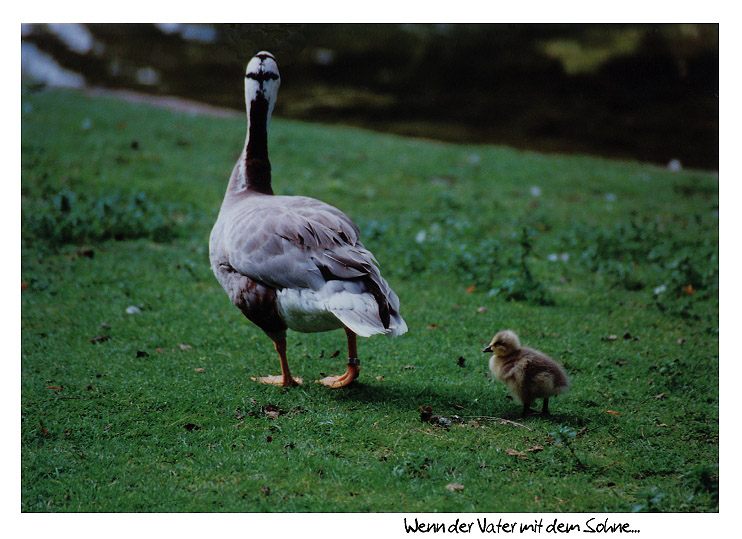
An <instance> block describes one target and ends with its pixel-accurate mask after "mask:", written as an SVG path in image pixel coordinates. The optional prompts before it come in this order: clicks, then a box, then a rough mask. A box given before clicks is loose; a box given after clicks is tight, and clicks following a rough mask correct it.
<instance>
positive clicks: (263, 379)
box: [250, 374, 303, 387]
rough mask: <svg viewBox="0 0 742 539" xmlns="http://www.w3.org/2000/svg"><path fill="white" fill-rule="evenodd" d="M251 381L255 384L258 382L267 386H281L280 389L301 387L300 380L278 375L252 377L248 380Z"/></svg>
mask: <svg viewBox="0 0 742 539" xmlns="http://www.w3.org/2000/svg"><path fill="white" fill-rule="evenodd" d="M250 379H251V380H253V381H255V382H260V383H261V384H269V385H272V386H282V387H294V386H298V385H301V384H302V382H303V380H302V379H301V378H293V377H291V376H282V375H280V374H278V375H276V376H257V377H256V376H252V377H251V378H250Z"/></svg>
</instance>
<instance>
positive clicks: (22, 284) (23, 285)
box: [21, 281, 28, 290]
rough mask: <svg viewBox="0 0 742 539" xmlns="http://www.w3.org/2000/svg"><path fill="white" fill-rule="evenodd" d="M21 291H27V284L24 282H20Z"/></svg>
mask: <svg viewBox="0 0 742 539" xmlns="http://www.w3.org/2000/svg"><path fill="white" fill-rule="evenodd" d="M21 290H28V283H27V282H26V281H21Z"/></svg>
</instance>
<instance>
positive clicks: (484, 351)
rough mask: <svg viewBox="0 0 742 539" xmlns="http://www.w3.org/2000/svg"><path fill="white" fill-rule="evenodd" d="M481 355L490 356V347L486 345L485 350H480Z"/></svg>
mask: <svg viewBox="0 0 742 539" xmlns="http://www.w3.org/2000/svg"><path fill="white" fill-rule="evenodd" d="M482 353H483V354H491V353H492V346H491V345H488V346H487V348H485V349H484V350H482Z"/></svg>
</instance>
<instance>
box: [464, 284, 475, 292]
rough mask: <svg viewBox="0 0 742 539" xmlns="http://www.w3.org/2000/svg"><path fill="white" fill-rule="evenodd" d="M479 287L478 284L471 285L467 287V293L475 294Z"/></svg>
mask: <svg viewBox="0 0 742 539" xmlns="http://www.w3.org/2000/svg"><path fill="white" fill-rule="evenodd" d="M476 289H477V286H476V285H471V286H467V287H466V293H467V294H473V293H474V291H475V290H476Z"/></svg>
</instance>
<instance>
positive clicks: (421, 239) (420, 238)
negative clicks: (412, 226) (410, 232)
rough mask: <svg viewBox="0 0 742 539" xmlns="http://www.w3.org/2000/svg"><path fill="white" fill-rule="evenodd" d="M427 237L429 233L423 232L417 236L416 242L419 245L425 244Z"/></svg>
mask: <svg viewBox="0 0 742 539" xmlns="http://www.w3.org/2000/svg"><path fill="white" fill-rule="evenodd" d="M427 237H428V233H427V232H425V231H424V230H421V231H420V232H418V233H417V234H415V241H416V242H417V243H423V242H424V241H425V238H427Z"/></svg>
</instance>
